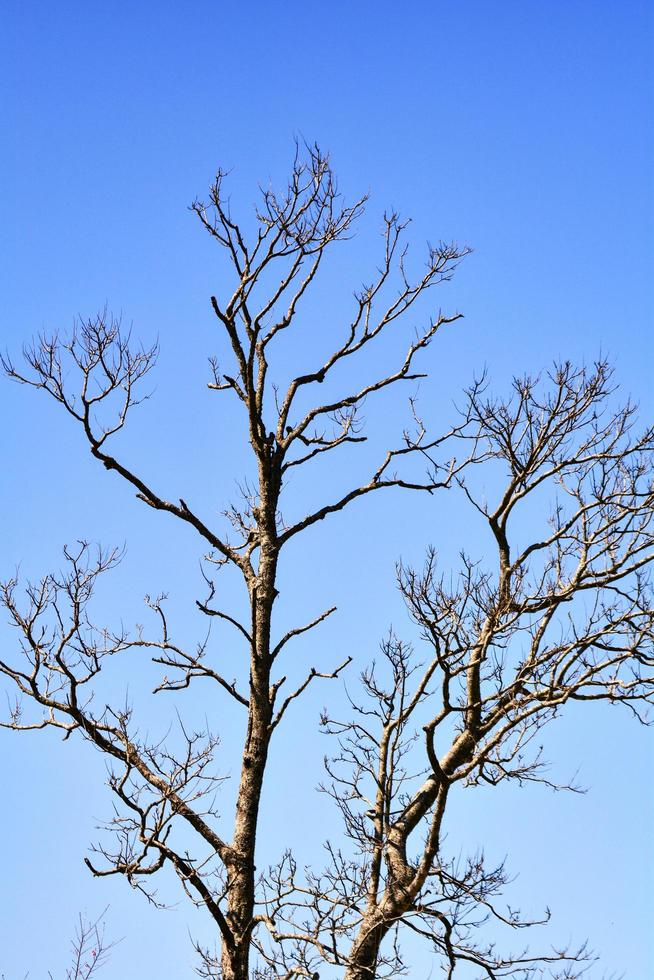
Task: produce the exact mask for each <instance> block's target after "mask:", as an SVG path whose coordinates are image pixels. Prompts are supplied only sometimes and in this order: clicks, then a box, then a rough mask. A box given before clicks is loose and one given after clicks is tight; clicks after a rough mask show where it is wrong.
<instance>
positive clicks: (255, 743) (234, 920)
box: [221, 548, 277, 980]
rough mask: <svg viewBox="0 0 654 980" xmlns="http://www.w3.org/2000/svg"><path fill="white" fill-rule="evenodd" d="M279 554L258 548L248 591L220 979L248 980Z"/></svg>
mask: <svg viewBox="0 0 654 980" xmlns="http://www.w3.org/2000/svg"><path fill="white" fill-rule="evenodd" d="M276 573H277V553H276V551H275V550H274V549H271V550H270V551H268V550H267V549H266V548H262V553H261V559H260V563H259V569H258V573H257V576H256V579H255V581H254V583H253V585H252V588H251V603H252V640H253V644H252V652H251V665H250V691H249V710H248V727H247V732H246V736H245V744H244V746H243V756H242V764H241V777H240V783H239V790H238V798H237V802H236V817H235V822H234V837H233V841H232V850H233V855H234V856H233V860H232V861H231V862H230V866H229V867H228V869H227V873H228V884H229V892H228V910H227V915H226V920H227V924H228V925H229V928H230V930H231V932H232V935H233V937H234V942H233V944H228V943H227V942H223V948H222V955H221V967H222V977H223V980H248V977H249V954H250V944H251V938H252V928H253V915H254V905H255V874H256V868H255V851H256V838H257V823H258V818H259V804H260V800H261V790H262V786H263V779H264V774H265V770H266V763H267V759H268V748H269V744H270V723H271V720H272V703H271V693H270V670H271V661H270V633H271V618H272V607H273V603H274V601H275V596H276V590H275V577H276Z"/></svg>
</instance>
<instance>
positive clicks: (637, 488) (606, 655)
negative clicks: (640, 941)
mask: <svg viewBox="0 0 654 980" xmlns="http://www.w3.org/2000/svg"><path fill="white" fill-rule="evenodd" d="M611 397H612V386H611V372H610V370H609V367H608V365H607V364H606V363H605V362H600V363H598V364H597V365H595V367H594V368H593V369H591V370H586V369H583V368H582V369H574V368H573V367H571V365H569V364H563V365H561V366H558V367H557V368H556V369H555V370H554V371H553V372H552V373H551V374H550V375H548V377H547V379H546V380H545V381H544V382H542V381H539V380H538V379H531V378H524V379H517V380H516V381H515V382H514V390H513V393H512V395H511V397H510V398H508V399H507V400H500V399H492V398H488V397H486V396H485V394H484V390H483V385H480V384H478V385H475V386H473V387H472V388H471V389H470V390H469V391H468V392H467V395H466V403H465V406H464V409H463V413H462V414H463V417H464V421H465V427H464V429H462V430H460V431H459V432H458V433H457V435H456V439H457V440H460V441H463V442H464V444H470V443H471V444H472V445H474V447H475V453H474V458H475V461H476V462H478V463H481V464H483V466H482V467H481V468H478V467H477V466H470V467H469V468H468V469H467V470H466V471H465V472H464V473H461V474H459V476H458V477H457V484H458V487H459V490H460V492H461V493H462V495H463V500H464V502H465V504H466V505H467V506H468V507H470V508H471V510H472V513H471V516H472V517H473V518H476V519H477V520H478V522H479V527H480V530H482V529H483V528H484V527H485V528H486V529H487V532H488V533H487V535H486V540H487V541H488V542H490V543H491V545H492V548H491V550H490V552H489V550H488V549H484V550H482V551H480V553H479V554H477V555H469V554H466V553H463V554H462V555H461V566H460V569H459V572H458V574H457V575H456V576H452V574H451V573H450V572H449V571H448V572H443V571H440V570H439V568H438V563H437V558H436V552H435V551H434V550H433V549H430V550H429V552H428V554H427V559H426V562H425V566H424V568H423V569H422V571H420V572H416V571H414V570H412V569H410V568H404V567H400V568H399V569H398V582H399V587H400V589H401V591H402V594H403V596H404V598H405V600H406V604H407V607H408V610H409V613H410V615H411V617H412V619H413V620H414V622H415V623H416V624H417V626H418V627H419V632H420V635H421V638H422V643H421V646H422V656H421V657H420V659H418V658H417V656H416V655H415V654H414V652H413V651H412V649H411V647H410V646H408V645H407V644H406V643H404V642H402V640H401V639H399V638H397V637H396V636H395V635H393V634H391V635H390V636H389V637H388V638H387V640H385V642H384V643H383V644H382V660H381V663H380V664H379V665H377V666H374V667H372V668H369V669H367V670H365V671H364V672H363V674H362V676H361V685H362V697H361V699H354V698H353V699H352V700H351V709H352V712H351V716H350V717H348V718H346V719H345V720H338V719H335V718H332V717H331V715H330V714H329V713H328V712H325V715H324V718H323V724H324V727H325V730H326V732H328V733H329V734H330V735H332V736H334V737H335V738H336V739H337V741H338V744H339V750H338V753H337V754H336V756H335V757H333V758H332V759H331V761H328V762H327V771H328V775H329V777H330V779H329V781H328V783H327V784H326V786H325V791H326V792H327V793H329V794H330V795H331V796H332V797H333V799H334V801H335V803H336V805H337V807H338V809H339V811H340V813H341V816H342V821H343V829H344V833H345V844H344V845H342V846H340V847H339V846H337V845H336V844H332V843H330V845H329V847H328V855H329V859H330V860H329V864H328V866H327V868H326V869H325V871H324V872H323V873H322V874H314V875H310V876H309V877H308V879H307V878H306V877H304V876H302V875H300V876H298V871H297V868H296V867H295V866H294V864H293V861H292V859H291V857H290V856H287V857H286V859H285V860H284V861H283V862H281V864H280V865H279V866H277V867H276V868H275V869H273V870H272V871H271V873H270V874H269V876H268V878H267V882H266V883H267V889H268V906H267V907H268V910H269V916H268V919H267V920H266V921H267V925H268V928H269V930H270V934H271V935H272V937H273V940H274V943H273V945H272V947H271V948H270V949H268V950H267V948H266V946H265V944H262V946H261V949H262V953H263V954H264V955H267V956H268V958H269V962H270V963H271V967H272V968H273V972H272V973H271V976H277V975H278V974H277V973H275V972H274V969H275V968H277V966H278V964H279V963H280V958H279V952H278V949H279V945H280V944H281V946H282V947H286V949H287V950H291V951H292V953H291V954H289V953H288V952H287V956H289V955H294V956H295V957H296V958H297V959H298V961H301V962H309V963H311V962H316V963H317V962H319V961H321V960H322V961H325V960H326V961H327V962H329V963H332V964H335V965H338V966H340V967H342V969H343V970H344V971H345V976H346V977H348V978H352V980H354V978H356V980H364V978H372V977H381V976H389V977H390V976H399V975H401V974H402V973H403V972H405V969H406V963H405V961H404V959H403V957H402V952H401V948H400V945H399V936H400V934H401V929H406V930H410V931H412V932H414V933H416V934H418V935H419V936H421V937H423V938H424V939H425V940H426V941H428V942H429V943H430V944H431V945H432V947H433V949H434V950H435V951H436V952H437V953H438V954H440V956H441V958H442V962H443V964H444V969H445V973H446V975H447V976H448V977H454V976H457V975H458V972H459V970H458V968H459V967H460V968H461V971H462V973H463V975H466V976H467V975H468V974H466V973H465V967H466V965H468V966H469V965H470V964H473V965H474V966H475V967H477V968H478V969H479V971H480V973H479V974H478V975H480V976H486V977H489V978H491V980H494V978H499V977H506V976H509V975H512V976H518V977H520V978H528V977H533V976H545V975H547V976H555V977H576V976H580V975H581V973H583V972H584V971H585V969H586V967H587V965H588V953H587V951H586V950H585V948H584V947H581V948H579V949H575V950H552V951H551V952H550V953H549V954H547V955H544V956H537V955H532V954H530V953H529V952H528V950H527V949H523V950H522V951H520V952H517V953H515V952H514V953H511V954H508V953H505V954H502V953H500V952H498V950H497V948H496V946H495V944H494V942H493V941H492V938H489V939H488V940H485V939H484V928H483V926H484V923H485V922H486V921H487V920H489V919H490V920H491V923H495V925H497V924H498V923H502V924H504V925H505V926H506V927H508V928H509V929H512V930H519V929H522V928H524V927H525V926H527V925H529V924H530V923H529V922H527V921H525V920H523V919H522V918H521V916H520V915H519V913H517V912H516V911H514V910H512V909H511V907H510V906H506V907H504V906H503V905H502V904H501V900H500V895H501V893H502V891H503V889H504V886H505V885H506V883H507V876H506V873H505V870H504V867H503V866H500V867H493V866H491V867H488V866H487V864H486V862H485V860H484V857H483V853H481V852H476V853H473V854H471V855H470V856H468V857H465V856H464V857H461V856H460V855H448V854H447V853H445V850H444V846H443V845H444V831H445V829H446V823H447V821H446V816H447V803H448V800H449V799H451V795H452V794H453V793H458V792H459V791H460V789H461V788H462V787H464V786H471V785H475V784H479V783H487V784H491V785H493V786H495V785H497V784H500V783H503V782H508V781H513V782H518V783H520V784H523V783H525V782H527V781H533V782H542V783H545V784H547V785H550V786H551V785H554V783H553V782H552V781H551V780H550V777H549V775H548V769H547V767H546V765H545V761H544V759H543V757H542V745H537V744H536V743H535V742H534V739H535V737H536V736H537V734H538V733H539V731H540V729H541V728H542V727H543V726H544V725H546V724H547V723H548V722H550V721H552V720H553V719H554V718H556V717H557V716H558V715H559V714H560V712H561V710H562V708H563V706H564V705H565V704H566V703H567V702H571V701H577V702H591V701H608V702H609V703H611V704H615V705H620V706H622V707H624V708H626V709H627V710H629V711H630V712H631V713H632V714H633V715H634V716H635V717H636V718H637V719H638V720H639V721H641V722H644V723H647V721H648V714H647V710H648V707H649V705H651V703H652V702H653V701H654V645H653V638H654V611H653V603H652V588H651V568H652V561H653V560H654V508H653V503H654V482H653V480H654V465H653V463H654V458H653V457H654V430H653V429H648V430H646V431H645V432H643V433H640V434H638V433H636V432H635V429H634V425H635V409H634V407H633V406H632V405H630V404H627V405H626V406H625V407H623V408H619V409H618V410H613V411H612V410H610V402H611ZM484 481H486V482H487V486H486V487H483V482H484ZM482 490H484V491H485V492H482ZM489 500H491V501H492V503H491V502H489ZM548 502H549V504H550V505H551V512H550V513H549V517H548V515H547V510H546V509H545V507H546V505H547V503H548ZM493 550H494V552H495V560H494V561H489V557H488V556H489V553H492V551H493ZM557 788H562V787H557ZM567 788H574V787H567ZM545 914H546V916H547V915H548V914H549V913H547V912H546V913H545ZM312 956H313V957H314V959H313V960H312Z"/></svg>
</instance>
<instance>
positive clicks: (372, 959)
mask: <svg viewBox="0 0 654 980" xmlns="http://www.w3.org/2000/svg"><path fill="white" fill-rule="evenodd" d="M387 932H388V923H387V922H385V921H384V920H383V919H381V918H378V917H375V918H373V919H371V920H370V921H369V922H364V923H363V924H362V926H361V929H360V930H359V937H358V939H357V940H356V941H355V943H354V946H353V947H352V950H351V952H350V964H349V966H348V968H347V970H346V972H345V976H344V980H375V977H376V976H377V960H378V958H379V949H380V947H381V944H382V940H383V938H384V936H385V935H386V933H387Z"/></svg>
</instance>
